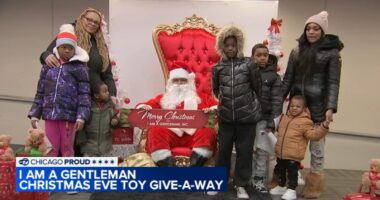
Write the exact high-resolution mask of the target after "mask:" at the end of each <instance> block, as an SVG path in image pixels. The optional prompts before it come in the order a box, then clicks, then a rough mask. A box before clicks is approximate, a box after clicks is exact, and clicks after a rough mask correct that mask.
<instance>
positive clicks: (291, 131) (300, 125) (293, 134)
mask: <svg viewBox="0 0 380 200" xmlns="http://www.w3.org/2000/svg"><path fill="white" fill-rule="evenodd" d="M328 129H329V122H328V121H324V122H323V123H321V124H320V125H318V126H314V123H313V121H312V120H311V119H310V114H309V112H308V110H307V107H306V102H305V99H304V98H303V97H302V96H299V95H296V96H293V97H292V98H291V100H290V104H289V109H288V112H287V114H286V115H283V116H282V117H281V120H280V124H279V126H278V140H277V143H276V157H277V164H276V166H275V168H274V175H275V177H276V178H277V181H278V186H276V187H275V188H273V189H271V190H270V193H271V194H273V195H282V197H281V199H285V200H293V199H294V200H295V199H297V196H296V188H297V185H298V167H299V165H300V162H301V161H302V160H303V159H304V157H305V152H306V147H307V145H308V142H309V140H319V139H320V138H322V137H324V136H325V135H326V133H327V131H328ZM286 174H288V188H286V187H285V183H286Z"/></svg>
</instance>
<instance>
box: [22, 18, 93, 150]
mask: <svg viewBox="0 0 380 200" xmlns="http://www.w3.org/2000/svg"><path fill="white" fill-rule="evenodd" d="M53 52H54V55H55V56H56V57H57V59H58V60H59V63H60V66H59V67H48V66H47V65H43V66H42V69H41V73H40V79H39V81H38V86H37V92H36V96H35V98H34V102H33V105H32V107H31V109H30V111H29V113H28V117H29V118H30V119H31V124H32V127H33V128H37V122H38V120H39V119H40V118H41V117H42V118H43V119H44V120H45V132H46V136H47V138H48V139H49V141H50V142H51V144H52V146H53V149H52V150H51V151H50V152H49V154H48V156H52V157H54V156H59V155H61V156H63V157H68V156H74V150H73V141H74V136H75V132H76V131H79V130H81V129H82V128H83V125H84V122H85V121H86V120H88V118H89V116H90V106H91V102H90V86H89V75H88V68H87V66H86V62H87V61H88V54H87V53H86V51H85V50H83V49H82V48H80V47H78V46H77V37H76V36H75V33H74V29H73V27H72V26H71V25H69V24H64V25H62V26H61V27H60V33H59V34H58V36H57V40H56V48H54V50H53Z"/></svg>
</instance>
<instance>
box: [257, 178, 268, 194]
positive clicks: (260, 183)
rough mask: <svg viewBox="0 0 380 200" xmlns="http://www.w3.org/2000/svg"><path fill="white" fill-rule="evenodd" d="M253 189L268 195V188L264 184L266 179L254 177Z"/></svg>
mask: <svg viewBox="0 0 380 200" xmlns="http://www.w3.org/2000/svg"><path fill="white" fill-rule="evenodd" d="M253 188H254V189H255V190H257V191H258V192H261V193H268V190H267V187H266V186H265V184H264V177H259V176H255V177H253Z"/></svg>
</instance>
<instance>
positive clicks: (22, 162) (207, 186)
mask: <svg viewBox="0 0 380 200" xmlns="http://www.w3.org/2000/svg"><path fill="white" fill-rule="evenodd" d="M16 159H17V160H16V162H17V163H16V191H18V192H26V191H28V192H37V191H38V192H66V191H77V192H196V191H199V192H203V191H227V172H226V171H227V170H226V168H224V167H118V165H117V158H116V157H59V158H58V157H17V158H16Z"/></svg>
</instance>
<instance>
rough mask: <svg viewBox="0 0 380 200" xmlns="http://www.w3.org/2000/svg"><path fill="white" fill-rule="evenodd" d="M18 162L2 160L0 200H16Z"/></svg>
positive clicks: (0, 165)
mask: <svg viewBox="0 0 380 200" xmlns="http://www.w3.org/2000/svg"><path fill="white" fill-rule="evenodd" d="M15 173H16V161H15V160H11V161H4V160H0V199H1V200H14V199H16V174H15Z"/></svg>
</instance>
